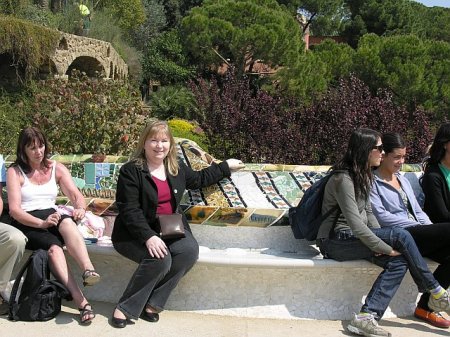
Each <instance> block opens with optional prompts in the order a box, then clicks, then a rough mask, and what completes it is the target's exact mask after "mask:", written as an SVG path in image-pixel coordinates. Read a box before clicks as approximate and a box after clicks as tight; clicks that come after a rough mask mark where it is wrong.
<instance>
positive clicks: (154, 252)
mask: <svg viewBox="0 0 450 337" xmlns="http://www.w3.org/2000/svg"><path fill="white" fill-rule="evenodd" d="M145 245H146V246H147V249H148V252H149V254H150V256H151V257H156V258H157V259H162V258H163V257H164V256H166V255H167V246H166V244H165V243H164V241H163V240H161V238H159V237H158V236H156V235H154V236H152V237H151V238H150V239H148V240H147V241H146V242H145Z"/></svg>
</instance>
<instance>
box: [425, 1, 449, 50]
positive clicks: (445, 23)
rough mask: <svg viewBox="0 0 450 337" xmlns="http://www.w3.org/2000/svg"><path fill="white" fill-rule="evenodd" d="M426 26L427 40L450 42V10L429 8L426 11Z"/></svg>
mask: <svg viewBox="0 0 450 337" xmlns="http://www.w3.org/2000/svg"><path fill="white" fill-rule="evenodd" d="M424 24H425V27H426V29H425V35H426V37H427V38H429V39H433V40H442V41H446V42H450V8H443V7H432V8H427V10H426V11H424Z"/></svg>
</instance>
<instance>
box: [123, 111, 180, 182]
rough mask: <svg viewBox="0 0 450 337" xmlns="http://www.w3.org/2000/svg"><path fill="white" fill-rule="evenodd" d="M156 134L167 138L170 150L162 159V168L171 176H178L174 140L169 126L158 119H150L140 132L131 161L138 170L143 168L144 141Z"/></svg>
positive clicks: (144, 161)
mask: <svg viewBox="0 0 450 337" xmlns="http://www.w3.org/2000/svg"><path fill="white" fill-rule="evenodd" d="M158 134H165V135H166V136H167V137H169V141H170V148H169V153H168V154H167V156H166V158H164V166H165V168H166V170H167V171H168V172H169V173H170V174H171V175H173V176H176V175H178V168H179V166H178V158H177V149H176V144H175V139H174V138H173V136H172V132H171V131H170V128H169V125H168V124H167V122H165V121H161V120H158V119H151V120H150V123H149V124H148V125H147V126H146V127H145V129H144V130H143V131H142V132H141V136H140V137H139V141H138V144H137V147H136V150H135V151H134V153H133V155H132V156H131V159H132V160H134V161H135V162H136V165H137V166H139V167H140V168H143V167H144V165H145V166H146V165H147V158H146V157H145V149H144V146H145V141H146V140H147V139H148V138H149V137H154V136H156V135H158Z"/></svg>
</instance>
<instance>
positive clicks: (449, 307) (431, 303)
mask: <svg viewBox="0 0 450 337" xmlns="http://www.w3.org/2000/svg"><path fill="white" fill-rule="evenodd" d="M428 307H429V308H430V309H431V310H433V311H436V312H440V311H446V312H447V313H448V312H450V298H449V296H448V292H447V291H446V292H445V293H444V294H443V295H442V296H441V297H439V298H438V299H436V298H434V297H433V295H431V294H430V299H429V300H428Z"/></svg>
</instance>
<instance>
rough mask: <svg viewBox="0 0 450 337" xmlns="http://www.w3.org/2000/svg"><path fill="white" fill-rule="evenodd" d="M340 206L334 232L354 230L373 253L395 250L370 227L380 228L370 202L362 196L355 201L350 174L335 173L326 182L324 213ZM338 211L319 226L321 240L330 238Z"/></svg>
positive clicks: (387, 252)
mask: <svg viewBox="0 0 450 337" xmlns="http://www.w3.org/2000/svg"><path fill="white" fill-rule="evenodd" d="M336 204H337V205H338V206H339V208H340V210H341V213H340V215H339V218H338V221H337V223H336V227H335V231H337V230H344V229H351V230H352V232H353V234H354V235H355V236H356V237H357V238H358V239H360V240H361V241H362V243H364V244H365V245H366V246H367V247H368V248H369V249H370V250H372V251H374V252H376V253H381V254H389V253H390V252H391V251H392V247H391V246H389V245H388V244H387V243H385V242H384V241H382V240H381V239H380V238H379V237H377V236H376V235H375V234H374V233H373V232H372V231H371V230H370V228H380V225H379V224H378V221H377V219H376V218H375V216H374V215H373V213H372V206H371V204H370V199H369V197H367V198H366V199H365V200H364V199H363V198H361V197H359V198H358V200H356V197H355V188H354V185H353V180H352V179H351V177H350V175H349V174H348V173H336V174H334V175H333V176H332V177H330V180H329V181H328V183H327V186H326V187H325V194H324V197H323V203H322V214H325V213H326V212H327V211H328V210H329V209H331V208H333V207H334V206H335V205H336ZM338 213H339V211H338V210H337V211H336V212H334V214H331V215H330V216H329V217H328V218H326V219H325V220H324V221H323V222H322V225H321V226H320V229H319V233H318V235H317V238H318V239H321V238H328V237H329V233H330V230H331V228H332V226H333V223H334V221H335V219H336V216H337V214H338Z"/></svg>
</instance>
